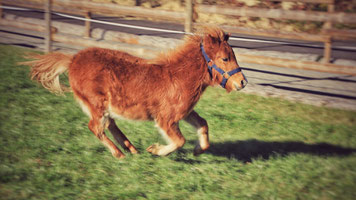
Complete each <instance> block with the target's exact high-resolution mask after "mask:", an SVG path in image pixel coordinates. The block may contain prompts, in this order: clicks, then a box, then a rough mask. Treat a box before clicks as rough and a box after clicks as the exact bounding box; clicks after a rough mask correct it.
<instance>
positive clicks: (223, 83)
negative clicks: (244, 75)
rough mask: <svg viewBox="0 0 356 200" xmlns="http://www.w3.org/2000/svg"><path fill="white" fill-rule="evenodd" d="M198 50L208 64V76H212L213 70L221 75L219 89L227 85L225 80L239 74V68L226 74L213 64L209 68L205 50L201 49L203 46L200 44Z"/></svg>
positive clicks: (208, 59)
mask: <svg viewBox="0 0 356 200" xmlns="http://www.w3.org/2000/svg"><path fill="white" fill-rule="evenodd" d="M200 49H201V52H202V53H203V56H204V58H205V60H206V62H207V63H208V69H209V73H210V76H211V77H212V76H213V69H215V70H216V71H217V72H219V74H221V75H222V78H223V79H222V81H221V83H220V85H221V87H223V88H225V86H226V83H227V80H228V79H229V78H230V77H231V76H232V75H234V74H236V73H238V72H241V68H239V67H238V68H235V69H233V70H231V71H228V72H225V71H224V70H223V69H221V68H219V67H218V66H216V64H215V63H214V62H212V63H213V64H212V65H211V66H210V65H209V63H210V61H212V60H211V59H210V58H209V56H208V54H206V52H205V50H204V47H203V44H200Z"/></svg>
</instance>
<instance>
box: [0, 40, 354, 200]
mask: <svg viewBox="0 0 356 200" xmlns="http://www.w3.org/2000/svg"><path fill="white" fill-rule="evenodd" d="M26 52H27V50H25V49H21V48H16V47H12V46H0V109H1V110H0V198H1V199H26V200H28V199H353V198H354V197H355V196H356V190H355V188H356V170H355V166H356V156H355V153H354V152H355V149H356V136H355V134H356V122H355V120H356V113H355V112H350V111H342V110H336V109H329V108H323V107H314V106H310V105H304V104H298V103H293V102H289V101H285V100H281V99H276V98H264V97H260V96H254V95H247V94H243V93H237V92H236V93H231V94H227V93H226V92H225V91H224V90H222V89H218V88H210V89H208V90H207V91H206V93H205V94H204V95H203V97H202V99H201V100H200V102H199V104H198V105H197V106H196V111H197V112H198V113H200V115H201V116H203V117H204V118H206V119H207V120H208V123H209V128H210V140H211V148H210V149H209V151H208V152H206V153H205V154H203V155H201V156H199V157H194V156H193V155H192V153H193V148H194V144H195V142H196V140H197V137H196V133H195V131H194V129H193V128H191V127H190V126H189V125H188V124H186V123H184V122H182V123H181V130H182V132H183V134H184V135H185V137H186V138H187V143H186V145H185V146H184V147H183V149H181V150H179V151H177V152H175V153H172V154H171V155H169V156H167V157H156V156H152V155H150V154H149V153H147V152H145V148H147V147H148V146H149V145H151V144H153V143H155V142H157V141H159V142H162V139H161V137H160V135H159V134H158V133H157V131H156V129H155V128H154V124H153V123H152V122H127V121H119V122H118V126H119V127H120V128H121V129H122V131H123V132H124V133H126V135H127V137H128V138H129V139H130V140H131V142H133V144H134V145H135V146H136V147H137V148H138V149H139V150H140V151H141V153H140V154H139V155H129V154H126V155H127V157H126V158H125V159H122V160H117V159H115V158H113V157H112V156H111V153H110V152H109V151H108V150H107V149H106V148H105V147H104V146H103V145H102V144H101V143H100V141H99V140H98V139H96V137H95V136H94V135H93V134H92V133H91V132H90V131H89V130H88V128H87V123H88V119H87V117H86V116H85V115H84V114H83V113H82V111H81V110H80V108H79V107H78V106H77V105H76V103H75V101H74V100H73V98H72V95H71V94H67V95H66V96H65V97H61V96H55V95H53V94H51V93H49V92H48V91H46V90H45V89H43V88H42V87H40V86H39V85H38V84H36V83H34V82H32V81H31V80H29V76H28V72H29V69H28V68H27V67H25V66H17V65H16V62H18V61H23V59H22V58H21V56H22V55H23V54H24V53H26ZM108 135H110V134H108Z"/></svg>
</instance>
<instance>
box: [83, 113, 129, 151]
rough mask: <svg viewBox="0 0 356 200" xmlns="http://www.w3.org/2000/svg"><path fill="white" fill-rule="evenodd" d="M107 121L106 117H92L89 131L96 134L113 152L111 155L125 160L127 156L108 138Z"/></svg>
mask: <svg viewBox="0 0 356 200" xmlns="http://www.w3.org/2000/svg"><path fill="white" fill-rule="evenodd" d="M105 121H106V119H105V118H104V117H101V118H98V117H94V116H93V117H92V119H91V120H90V121H89V125H88V127H89V129H90V130H91V131H92V132H93V133H94V134H95V136H96V137H97V138H98V139H99V140H100V141H101V142H102V143H103V144H104V145H105V146H106V147H107V148H109V150H110V151H111V154H112V155H113V156H114V157H116V158H123V157H125V155H124V154H123V153H122V152H121V151H120V149H119V148H117V146H116V145H115V144H114V143H113V142H112V141H111V140H110V139H109V138H108V137H107V136H106V134H105V132H104V129H105V123H106V122H105Z"/></svg>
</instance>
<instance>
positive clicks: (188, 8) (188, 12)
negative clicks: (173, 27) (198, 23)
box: [184, 0, 193, 33]
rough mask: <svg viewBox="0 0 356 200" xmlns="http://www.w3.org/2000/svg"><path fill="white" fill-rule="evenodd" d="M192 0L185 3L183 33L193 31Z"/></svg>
mask: <svg viewBox="0 0 356 200" xmlns="http://www.w3.org/2000/svg"><path fill="white" fill-rule="evenodd" d="M192 28H193V0H186V1H185V24H184V31H185V32H187V33H191V32H192V31H193V30H192Z"/></svg>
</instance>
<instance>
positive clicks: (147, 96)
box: [22, 28, 247, 158]
mask: <svg viewBox="0 0 356 200" xmlns="http://www.w3.org/2000/svg"><path fill="white" fill-rule="evenodd" d="M229 37H230V34H226V33H224V31H223V30H221V29H220V28H205V29H204V30H203V31H202V32H200V33H199V34H192V35H188V36H186V37H185V41H184V43H183V44H182V45H180V46H179V47H177V48H176V49H174V50H171V51H169V52H166V53H161V54H159V55H157V57H156V58H154V59H142V58H139V57H135V56H133V55H130V54H128V53H125V52H122V51H117V50H110V49H103V48H97V47H92V48H87V49H84V50H81V51H79V52H78V53H77V54H75V55H67V54H63V53H59V52H53V53H49V54H45V55H32V56H30V58H31V60H30V61H26V62H24V63H22V64H26V65H29V66H31V70H30V75H31V79H32V80H36V81H37V82H39V83H41V84H42V85H43V87H45V88H46V89H48V90H49V91H51V92H54V93H57V94H63V93H64V92H66V91H72V92H73V96H74V98H75V99H76V100H77V102H78V103H79V105H80V106H81V108H82V110H83V111H84V112H85V113H86V114H87V115H88V116H89V118H90V120H89V123H88V127H89V129H90V131H91V132H93V133H94V135H95V136H96V137H97V138H98V139H99V140H100V141H101V142H102V143H103V144H104V145H105V146H106V147H107V148H108V149H109V150H110V151H111V153H112V155H113V156H114V157H116V158H123V157H125V155H124V153H123V152H122V151H121V150H120V149H119V148H118V147H117V146H116V145H115V143H114V142H113V141H111V140H110V139H109V138H108V137H107V135H106V134H105V130H106V129H109V131H110V132H111V133H112V135H113V138H114V140H116V141H117V142H118V144H120V145H121V146H122V148H123V149H124V150H126V151H127V152H130V153H132V154H136V153H138V151H137V149H136V148H135V147H134V145H133V144H132V143H131V142H130V141H129V140H128V139H127V137H126V136H125V135H124V134H123V133H122V132H121V130H120V129H119V128H118V127H117V125H116V124H115V120H114V119H131V120H154V122H155V124H156V126H157V127H158V130H159V132H160V133H161V134H162V136H163V137H164V138H165V140H166V141H167V144H166V145H161V144H153V145H151V146H149V147H148V148H147V149H146V150H147V151H148V152H150V153H151V154H154V155H160V156H165V155H168V154H170V153H171V152H173V151H175V150H177V149H179V148H181V147H182V146H183V145H184V143H185V138H184V136H183V135H182V133H181V131H180V129H179V121H180V120H185V121H187V122H188V123H189V124H191V125H192V126H193V127H195V128H196V130H197V132H198V137H199V140H198V143H197V145H196V146H195V148H194V155H199V154H201V153H203V152H204V151H206V150H207V149H208V148H209V135H208V123H207V121H206V120H205V119H204V118H202V117H201V116H199V114H198V113H197V112H196V111H194V106H195V105H196V103H197V102H198V101H199V99H200V97H201V96H202V94H203V92H204V91H205V89H206V88H207V87H208V86H213V85H217V84H220V85H221V87H223V88H225V90H226V91H227V92H231V91H233V90H241V89H243V88H244V87H245V86H246V84H247V79H246V77H245V76H244V75H243V73H242V71H241V68H240V67H239V65H238V63H237V61H236V58H235V54H234V52H233V50H232V48H231V46H230V45H229V44H228V39H229ZM66 71H68V78H69V84H70V87H66V86H64V85H62V84H61V83H60V81H59V75H60V74H62V73H65V72H66Z"/></svg>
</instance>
